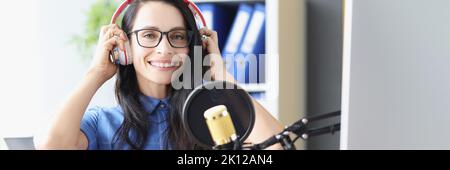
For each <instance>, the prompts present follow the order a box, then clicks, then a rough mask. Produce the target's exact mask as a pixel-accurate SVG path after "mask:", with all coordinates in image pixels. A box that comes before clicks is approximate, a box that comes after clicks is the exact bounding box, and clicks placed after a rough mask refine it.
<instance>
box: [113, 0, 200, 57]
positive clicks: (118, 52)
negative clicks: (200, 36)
mask: <svg viewBox="0 0 450 170" xmlns="http://www.w3.org/2000/svg"><path fill="white" fill-rule="evenodd" d="M133 1H134V0H125V1H124V2H122V4H120V6H119V8H117V10H116V12H114V15H113V16H112V18H111V24H115V23H116V19H117V17H119V15H120V14H121V13H122V11H124V10H125V8H126V7H127V6H128V5H130V4H131V3H133ZM183 1H184V2H185V3H186V5H187V6H188V8H189V9H190V10H191V12H192V14H193V15H194V18H195V20H196V23H197V26H198V28H201V27H206V21H205V18H204V17H203V15H202V12H201V11H200V9H199V8H198V7H197V5H195V4H194V3H193V2H191V1H189V0H183ZM199 20H200V22H201V24H202V25H198V23H199V22H198V21H199ZM130 49H131V48H130V44H129V42H125V49H124V51H121V50H119V48H118V47H114V49H113V50H112V51H111V54H110V60H111V61H112V62H114V63H115V64H121V65H130V64H132V63H133V62H132V61H133V60H132V58H131V55H130ZM115 58H117V59H116V60H114V59H115Z"/></svg>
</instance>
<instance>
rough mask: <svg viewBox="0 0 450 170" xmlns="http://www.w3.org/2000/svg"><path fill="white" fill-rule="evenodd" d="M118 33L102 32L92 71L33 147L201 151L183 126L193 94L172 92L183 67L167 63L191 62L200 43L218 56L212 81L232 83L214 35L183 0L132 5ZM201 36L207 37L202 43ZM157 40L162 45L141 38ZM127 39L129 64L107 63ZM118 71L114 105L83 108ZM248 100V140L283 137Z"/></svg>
mask: <svg viewBox="0 0 450 170" xmlns="http://www.w3.org/2000/svg"><path fill="white" fill-rule="evenodd" d="M121 28H122V29H123V30H121V29H120V28H119V27H118V26H116V25H108V26H104V27H102V29H101V32H100V37H99V43H98V47H97V50H96V53H95V56H94V60H93V62H92V65H91V67H90V68H89V70H88V71H87V73H86V76H85V77H84V78H83V80H82V81H81V83H80V84H79V85H78V87H77V88H76V89H75V91H74V92H73V94H72V95H71V96H70V97H69V99H68V100H67V101H66V102H65V104H64V105H63V107H62V108H61V110H60V111H59V113H58V114H57V117H56V119H55V121H54V123H53V124H52V125H51V128H50V130H48V133H47V135H45V136H43V138H41V140H40V141H41V142H38V144H37V148H38V149H202V148H200V147H198V145H196V144H195V142H194V141H193V139H192V138H191V137H189V136H188V135H187V133H186V130H185V129H184V127H183V126H182V123H181V121H180V120H181V119H180V112H181V110H182V105H183V103H184V101H185V100H186V98H187V96H188V94H189V92H190V91H191V90H190V89H181V90H175V89H174V88H172V86H171V78H172V74H173V73H174V71H175V70H177V69H179V68H180V67H181V66H182V64H184V63H183V62H176V63H173V62H172V61H174V60H173V58H174V57H177V56H183V54H186V55H187V56H189V57H191V59H192V57H193V56H194V55H193V52H194V46H196V45H203V47H204V48H205V49H204V50H205V51H206V52H207V53H208V54H217V56H219V57H213V59H211V68H210V69H211V78H212V79H213V80H226V81H231V82H234V79H233V77H232V76H230V75H229V74H228V73H226V72H223V71H221V70H223V69H222V68H223V65H224V63H223V61H222V60H221V57H220V51H219V48H218V42H217V33H216V32H214V31H212V30H208V29H201V30H198V29H197V27H196V23H195V19H194V17H193V15H192V13H191V12H190V10H189V9H188V7H187V5H186V4H185V2H183V0H164V1H161V0H160V1H151V0H138V1H134V2H133V3H132V4H131V5H129V7H128V9H127V11H126V12H125V14H124V18H123V21H122V27H121ZM188 32H189V33H192V36H191V37H189V36H188V35H190V34H189V33H188ZM125 33H129V34H125ZM114 35H118V36H119V37H120V38H117V37H116V36H114ZM202 35H207V36H209V38H207V39H201V38H200V37H201V36H202ZM155 36H156V37H155ZM160 36H162V38H161V39H159V40H160V41H159V42H155V43H151V42H149V41H146V39H152V38H156V39H158V38H159V37H160ZM184 38H188V39H189V41H186V42H187V44H182V43H181V44H180V43H179V42H177V41H178V40H180V39H181V40H182V39H184ZM126 41H129V42H130V46H131V52H132V60H133V65H128V66H122V65H121V66H118V65H114V64H112V63H111V62H110V61H109V54H110V51H111V50H112V49H113V47H114V46H118V47H119V48H120V49H122V50H123V49H124V43H125V42H126ZM186 55H185V56H186ZM191 63H192V62H191ZM192 68H193V67H192ZM116 72H117V75H116V76H117V79H116V86H115V93H116V98H117V101H118V106H116V107H113V108H101V107H94V108H90V109H88V110H87V111H86V108H87V106H88V104H89V102H90V100H91V98H92V96H93V95H94V94H95V92H96V91H97V90H98V89H99V88H100V87H101V86H102V85H103V84H104V83H105V82H106V81H107V80H109V79H110V78H112V77H113V76H114V75H115V74H116ZM222 73H224V74H222ZM222 75H225V76H222ZM253 101H254V105H255V112H256V119H255V126H254V128H253V131H252V132H251V133H250V135H249V137H248V139H247V141H246V142H251V143H259V142H261V141H263V140H265V139H267V138H269V137H270V136H272V135H274V134H276V133H277V132H280V131H281V130H282V125H281V124H280V123H279V122H277V121H276V119H274V118H273V117H272V116H271V115H270V114H269V113H268V112H267V111H266V110H265V109H264V108H263V107H262V106H261V105H260V104H259V103H258V102H256V101H255V100H253ZM278 148H280V146H278V145H274V146H273V147H272V149H278Z"/></svg>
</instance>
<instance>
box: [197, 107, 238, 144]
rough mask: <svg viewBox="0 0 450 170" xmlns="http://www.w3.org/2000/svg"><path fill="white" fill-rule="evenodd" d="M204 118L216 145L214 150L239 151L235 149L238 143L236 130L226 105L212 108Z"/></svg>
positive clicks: (206, 112)
mask: <svg viewBox="0 0 450 170" xmlns="http://www.w3.org/2000/svg"><path fill="white" fill-rule="evenodd" d="M203 116H204V117H205V120H206V124H207V125H208V129H209V132H210V134H211V137H212V139H213V141H214V143H215V146H214V147H213V149H217V150H231V149H234V150H237V149H239V148H236V147H235V146H236V141H237V135H236V130H235V128H234V125H233V121H232V120H231V115H230V114H229V113H228V111H227V107H226V106H225V105H219V106H215V107H212V108H210V109H208V110H206V111H205V113H204V115H203Z"/></svg>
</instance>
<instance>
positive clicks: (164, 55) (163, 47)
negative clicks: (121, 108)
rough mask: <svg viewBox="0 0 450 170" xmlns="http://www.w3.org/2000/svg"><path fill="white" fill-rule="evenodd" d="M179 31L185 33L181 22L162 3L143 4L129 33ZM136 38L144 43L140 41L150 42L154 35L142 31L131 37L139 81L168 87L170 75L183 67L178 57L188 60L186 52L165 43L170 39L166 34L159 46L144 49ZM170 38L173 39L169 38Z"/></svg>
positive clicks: (171, 7)
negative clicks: (149, 30)
mask: <svg viewBox="0 0 450 170" xmlns="http://www.w3.org/2000/svg"><path fill="white" fill-rule="evenodd" d="M180 28H181V29H186V27H185V24H184V18H183V16H182V14H181V13H180V12H179V11H178V9H177V8H176V7H174V6H172V5H169V4H166V3H164V2H147V3H144V4H142V6H141V8H140V9H139V10H138V12H137V14H136V18H135V21H134V26H133V28H132V29H131V30H132V31H135V30H140V29H155V30H158V31H161V32H168V31H172V30H179V29H180ZM136 35H137V36H139V37H140V38H139V41H140V42H142V41H143V38H148V39H151V38H153V37H154V36H155V35H153V34H151V32H142V31H141V32H140V33H138V34H132V35H130V42H131V43H130V44H131V50H132V56H133V64H134V68H135V70H136V76H137V77H138V80H139V81H142V80H145V81H150V82H151V83H156V84H158V85H168V84H170V82H171V78H172V74H173V72H174V71H175V70H177V69H178V68H179V67H181V65H182V63H181V62H180V61H182V60H183V58H181V57H180V56H187V54H188V52H189V48H188V47H185V48H174V47H172V46H171V45H170V44H169V41H168V39H167V38H170V37H167V36H168V35H167V34H166V35H163V37H162V40H161V42H160V43H159V45H158V46H156V47H154V48H144V47H141V46H140V45H139V44H138V42H137V39H136ZM175 36H176V35H175ZM172 38H174V37H173V36H172ZM141 39H142V41H141ZM141 45H142V43H141ZM177 61H178V62H177Z"/></svg>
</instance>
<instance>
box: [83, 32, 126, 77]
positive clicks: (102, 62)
mask: <svg viewBox="0 0 450 170" xmlns="http://www.w3.org/2000/svg"><path fill="white" fill-rule="evenodd" d="M126 41H127V36H126V34H125V33H124V32H123V31H122V30H121V29H120V28H119V27H118V26H117V25H116V24H111V25H105V26H102V28H101V30H100V35H99V39H98V44H97V49H96V51H95V55H94V58H93V61H92V64H91V67H90V69H89V73H93V74H95V76H96V77H97V78H100V79H101V80H103V81H107V80H109V79H110V78H111V77H113V76H114V74H115V73H116V71H117V66H116V65H115V64H114V63H112V62H111V61H110V57H109V54H110V52H111V51H112V50H113V49H114V47H115V46H117V47H119V49H120V50H123V49H124V48H125V46H124V43H125V42H126Z"/></svg>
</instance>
